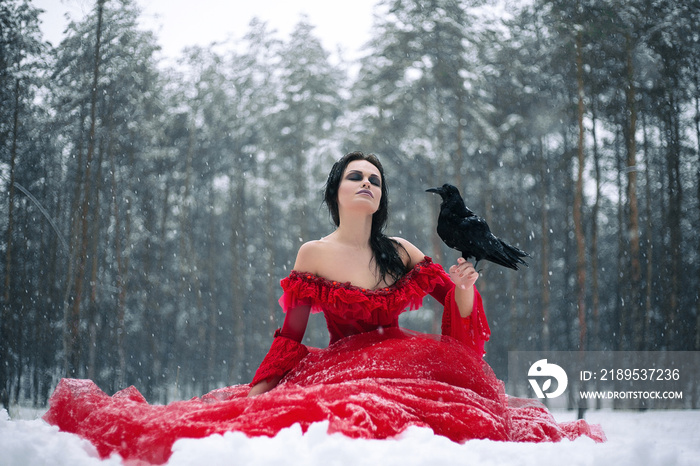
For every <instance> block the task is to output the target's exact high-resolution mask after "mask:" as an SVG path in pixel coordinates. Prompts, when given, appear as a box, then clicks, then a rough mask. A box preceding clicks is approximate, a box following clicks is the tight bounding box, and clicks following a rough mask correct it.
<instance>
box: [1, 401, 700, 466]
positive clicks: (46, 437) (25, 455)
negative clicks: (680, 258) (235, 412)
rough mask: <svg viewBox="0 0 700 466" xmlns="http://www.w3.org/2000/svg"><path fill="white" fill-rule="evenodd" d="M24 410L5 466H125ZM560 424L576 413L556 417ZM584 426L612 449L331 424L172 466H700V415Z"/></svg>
mask: <svg viewBox="0 0 700 466" xmlns="http://www.w3.org/2000/svg"><path fill="white" fill-rule="evenodd" d="M41 414H42V413H41V412H33V411H31V410H24V411H22V410H20V411H19V412H18V414H17V419H13V420H10V419H9V418H8V415H7V411H4V410H3V411H0V466H5V465H8V466H9V465H12V466H15V465H17V466H33V465H71V466H76V465H100V466H102V465H122V464H128V465H129V466H133V465H134V463H123V462H122V460H121V458H119V457H116V456H114V457H112V458H109V459H106V460H102V461H101V460H100V459H99V458H97V456H96V453H95V449H94V448H93V447H92V446H91V445H90V444H89V443H88V442H87V441H85V440H82V439H81V438H79V437H78V436H76V435H73V434H67V433H63V432H59V431H58V429H57V428H56V427H53V426H50V425H48V424H46V423H45V422H44V421H42V420H41V419H40V418H39V417H40V416H41ZM554 415H555V417H556V419H557V420H558V421H560V422H561V421H569V420H573V419H574V417H575V413H574V412H570V411H554ZM586 419H587V420H588V421H589V422H591V423H594V424H601V425H602V426H603V429H604V430H605V433H606V435H607V437H608V442H607V443H604V444H596V443H594V442H593V441H592V440H589V439H588V438H581V439H578V440H576V441H573V442H569V441H564V442H560V443H555V444H552V443H540V444H522V443H521V444H517V443H504V442H494V441H487V440H472V441H469V442H466V443H465V444H463V445H459V444H456V443H454V442H451V441H449V440H447V439H446V438H443V437H439V436H436V435H433V433H432V431H430V430H428V429H419V428H413V429H409V430H408V431H407V432H405V433H404V434H403V435H402V436H401V437H400V438H398V439H396V440H352V439H349V438H346V437H343V436H342V435H339V434H336V435H328V434H327V433H326V424H325V423H320V424H317V425H314V426H312V427H311V428H310V429H309V431H308V432H307V433H306V435H302V434H301V429H300V428H299V426H298V425H297V426H293V427H292V428H290V429H286V430H284V431H282V432H280V434H279V435H277V437H275V438H272V439H270V438H266V437H260V438H248V437H246V436H245V435H243V434H240V433H227V434H225V435H223V436H222V435H213V436H211V437H208V438H204V439H197V440H195V439H183V440H179V441H178V442H176V443H175V445H174V447H173V450H174V453H173V456H172V457H171V458H170V461H169V462H168V465H188V466H189V465H200V464H205V465H246V466H252V465H270V466H280V465H289V464H300V465H305V466H306V465H309V466H335V465H352V466H361V465H368V466H369V465H371V466H376V465H381V466H392V465H396V466H412V465H435V464H440V465H450V466H451V465H472V464H473V465H479V466H486V465H533V466H534V465H537V466H541V465H591V466H593V465H595V466H600V465H615V466H624V465H630V466H639V465H663V466H669V465H698V464H700V411H691V410H684V411H648V412H644V413H639V412H624V411H622V412H620V411H609V410H604V411H589V412H588V413H587V414H586ZM139 466H141V465H139Z"/></svg>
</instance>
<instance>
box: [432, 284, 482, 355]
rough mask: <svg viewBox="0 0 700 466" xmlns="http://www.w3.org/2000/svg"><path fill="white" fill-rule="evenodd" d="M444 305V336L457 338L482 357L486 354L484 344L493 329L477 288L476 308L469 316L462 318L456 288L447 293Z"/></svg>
mask: <svg viewBox="0 0 700 466" xmlns="http://www.w3.org/2000/svg"><path fill="white" fill-rule="evenodd" d="M444 305H445V309H444V311H443V312H442V334H443V335H448V336H451V337H452V338H456V339H457V340H459V341H461V342H462V343H464V344H465V345H467V346H469V347H470V348H473V349H474V350H475V351H476V352H477V354H479V355H480V356H483V355H484V354H486V352H485V351H484V344H485V343H486V342H487V341H488V340H489V338H490V337H491V329H490V328H489V323H488V321H487V320H486V313H485V312H484V304H483V301H482V300H481V294H479V291H478V290H477V289H476V286H475V287H474V307H473V309H472V312H471V314H469V316H467V317H462V316H461V315H460V313H459V307H458V306H457V302H456V301H455V295H454V286H452V289H450V290H449V291H448V292H447V293H446V296H445V302H444Z"/></svg>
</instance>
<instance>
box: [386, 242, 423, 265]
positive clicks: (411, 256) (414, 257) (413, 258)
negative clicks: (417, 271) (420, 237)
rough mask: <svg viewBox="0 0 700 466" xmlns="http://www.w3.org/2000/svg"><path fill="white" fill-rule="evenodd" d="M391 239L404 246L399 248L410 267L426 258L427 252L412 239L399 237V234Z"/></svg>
mask: <svg viewBox="0 0 700 466" xmlns="http://www.w3.org/2000/svg"><path fill="white" fill-rule="evenodd" d="M391 239H392V240H394V241H396V242H397V243H399V244H400V245H401V246H402V248H399V255H400V256H401V258H402V259H403V260H404V263H405V264H406V266H407V267H408V268H409V269H412V268H413V267H415V265H416V264H417V263H419V262H420V261H422V260H423V259H425V254H423V253H422V252H421V250H420V249H418V248H417V247H416V246H414V245H413V244H412V243H411V242H410V241H408V240H405V239H403V238H399V237H398V236H394V237H392V238H391Z"/></svg>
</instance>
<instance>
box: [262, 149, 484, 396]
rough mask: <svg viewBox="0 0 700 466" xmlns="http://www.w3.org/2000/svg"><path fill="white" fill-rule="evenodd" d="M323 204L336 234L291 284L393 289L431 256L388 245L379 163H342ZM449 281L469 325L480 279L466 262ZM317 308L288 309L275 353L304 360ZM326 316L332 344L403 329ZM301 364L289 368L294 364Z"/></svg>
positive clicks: (355, 157)
mask: <svg viewBox="0 0 700 466" xmlns="http://www.w3.org/2000/svg"><path fill="white" fill-rule="evenodd" d="M324 200H325V202H326V204H327V205H328V208H329V210H330V212H331V216H332V217H333V221H334V223H335V225H336V227H337V228H336V230H335V231H334V232H333V233H331V234H330V235H328V236H326V237H325V238H323V239H321V240H318V241H311V242H309V243H306V244H304V245H303V246H302V247H301V248H300V249H299V253H298V255H297V260H296V263H295V264H294V268H293V271H294V272H293V274H292V277H293V278H292V279H295V278H298V279H299V280H301V281H302V282H303V281H304V279H303V276H304V275H311V276H313V277H323V278H324V279H326V280H328V281H331V282H335V283H341V284H352V286H355V287H358V288H362V289H366V290H376V289H388V288H389V287H390V286H391V285H393V284H395V283H396V282H397V281H398V280H400V279H401V278H402V277H403V276H404V275H405V274H406V273H407V272H408V271H410V270H411V269H413V268H414V267H416V266H417V265H418V264H419V263H422V262H424V261H425V260H426V259H425V255H424V254H423V253H421V252H420V251H419V250H418V248H416V247H415V246H413V245H412V244H411V243H409V242H408V241H406V240H404V239H401V238H388V237H386V236H385V235H384V233H383V228H384V224H385V223H386V220H387V213H388V212H387V211H388V202H387V188H386V181H385V179H384V170H383V168H382V165H381V163H380V162H379V160H378V159H377V158H376V157H375V156H373V155H367V156H365V155H364V154H362V153H361V152H353V153H350V154H348V155H346V156H345V157H343V158H342V159H340V160H339V161H338V162H336V163H335V165H334V166H333V168H332V170H331V172H330V175H329V177H328V182H327V183H326V193H325V199H324ZM299 277H301V278H299ZM450 278H451V280H452V281H453V282H454V283H455V285H458V286H457V287H456V288H455V292H454V299H455V302H456V304H457V306H458V309H459V314H460V315H461V317H462V318H467V317H468V316H469V315H470V314H471V313H472V310H473V306H474V300H475V293H476V291H475V289H474V286H473V285H474V282H475V281H476V279H477V278H478V273H477V272H476V271H475V270H474V267H473V266H472V264H471V263H469V262H466V261H465V260H464V259H462V258H460V259H459V264H457V265H454V266H452V267H450ZM287 288H288V289H289V286H287ZM440 288H441V291H440V293H441V294H442V295H444V294H446V293H447V291H448V290H447V289H445V288H446V282H445V283H440ZM311 307H312V306H311V302H309V301H308V300H303V299H298V300H297V301H296V302H295V303H294V305H293V306H290V305H289V303H287V304H286V305H285V312H286V317H285V322H284V326H283V327H282V329H281V331H280V332H278V334H277V336H276V339H279V340H276V342H275V344H274V345H275V346H280V345H286V346H287V347H288V346H290V345H291V346H293V347H294V349H293V350H292V351H291V352H290V351H289V348H286V350H287V351H286V353H287V354H290V353H291V354H296V353H299V352H301V353H300V354H305V350H304V348H303V347H301V345H300V343H301V340H302V337H303V336H304V330H305V329H306V323H307V321H308V318H309V312H310V311H311ZM319 309H320V310H323V303H319ZM326 311H327V312H326V318H327V319H328V323H329V330H330V331H331V343H334V342H335V341H337V340H339V339H340V338H343V337H348V336H351V335H354V334H358V333H363V332H368V331H372V330H376V329H378V328H379V327H382V328H395V327H397V324H398V322H397V320H396V319H394V317H398V315H396V316H393V315H392V316H391V317H392V320H391V321H385V322H381V323H379V322H377V321H373V322H371V323H365V322H354V324H355V325H350V326H348V325H343V324H341V323H339V322H338V321H339V320H347V319H344V316H343V314H344V311H345V310H344V309H342V308H341V309H339V310H337V309H336V310H335V312H333V310H330V311H328V308H326ZM399 311H400V310H399ZM485 336H486V335H485ZM486 338H488V337H487V336H486ZM295 342H296V343H295ZM275 346H273V348H272V350H271V353H270V354H271V355H272V356H276V355H277V354H278V353H279V351H276V348H275ZM273 362H275V361H274V360H266V361H264V362H263V364H262V365H261V368H260V369H259V371H258V374H257V375H256V377H255V378H254V380H253V385H254V386H253V388H252V390H251V391H250V395H251V396H253V395H258V394H260V393H264V392H266V391H268V390H270V389H271V388H273V387H275V386H276V385H277V384H278V383H279V381H280V379H281V378H282V375H284V374H283V373H280V371H279V370H278V371H277V372H276V373H275V374H274V375H271V376H270V375H269V374H268V371H266V368H267V366H268V365H269V364H272V363H273ZM295 362H296V361H291V364H292V365H294V363H295ZM288 365H289V364H288ZM278 367H279V364H278ZM291 368H292V367H291V366H290V367H289V368H288V369H291ZM263 373H264V374H263Z"/></svg>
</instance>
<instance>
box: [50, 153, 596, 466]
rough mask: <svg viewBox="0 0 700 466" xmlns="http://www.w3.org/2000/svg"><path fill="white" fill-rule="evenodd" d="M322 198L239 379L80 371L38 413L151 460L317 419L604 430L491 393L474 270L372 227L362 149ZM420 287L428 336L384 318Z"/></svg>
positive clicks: (379, 189)
mask: <svg viewBox="0 0 700 466" xmlns="http://www.w3.org/2000/svg"><path fill="white" fill-rule="evenodd" d="M325 202H326V204H327V205H328V208H329V210H330V212H331V215H332V217H333V220H334V222H335V224H336V226H337V228H336V230H335V231H334V232H332V233H331V234H329V235H328V236H326V237H325V238H322V239H320V240H318V241H311V242H309V243H306V244H304V245H303V246H302V247H301V248H300V249H299V252H298V254H297V258H296V263H295V265H294V268H293V271H292V272H291V273H290V275H289V276H288V277H286V278H285V279H284V280H282V288H283V290H284V293H283V295H282V298H281V299H280V304H281V305H282V307H283V310H284V311H285V313H286V314H285V319H284V324H283V326H282V328H281V329H279V330H278V331H277V332H276V333H275V338H274V340H273V342H272V345H271V347H270V350H269V352H268V354H267V356H266V357H265V359H264V360H263V362H262V363H261V365H260V367H259V368H258V370H257V372H256V374H255V377H254V379H253V381H252V383H251V384H250V386H234V387H227V388H223V389H220V390H215V391H214V392H211V393H209V394H207V395H205V396H203V397H202V398H201V399H193V400H189V401H183V402H175V403H171V404H170V405H167V406H152V405H149V404H147V403H146V402H145V400H144V399H143V397H142V396H141V395H140V393H138V391H136V389H135V388H133V387H130V388H128V389H126V390H123V391H121V392H119V393H117V394H115V395H114V396H113V397H109V396H107V395H106V394H104V393H103V392H101V391H100V390H99V389H98V388H97V387H96V386H95V385H94V384H93V383H92V382H90V381H84V380H67V379H64V380H62V381H61V383H60V384H59V386H58V387H57V389H56V391H55V392H54V394H53V395H52V397H51V400H50V404H51V408H50V410H49V411H48V412H47V414H46V415H45V417H44V419H45V420H47V421H48V422H50V423H52V424H56V425H58V426H59V427H60V428H61V429H62V430H66V431H70V432H76V433H79V434H80V435H82V436H84V437H86V438H88V439H89V440H91V441H92V442H93V443H94V444H95V446H96V447H97V449H98V452H99V453H100V454H101V455H103V456H108V455H109V454H111V453H112V452H115V451H116V452H118V453H120V454H121V455H122V456H123V457H124V458H133V459H142V460H146V461H149V462H151V463H162V462H164V461H166V460H167V458H168V457H169V455H170V447H171V446H172V443H173V442H174V441H175V440H176V439H178V438H181V437H204V436H207V435H210V434H213V433H222V432H226V431H231V430H237V431H242V432H244V433H246V434H248V435H270V436H271V435H275V434H276V433H277V432H279V430H280V429H282V428H285V427H289V426H291V425H292V424H295V423H299V424H301V427H302V429H303V430H304V431H306V429H307V428H308V426H309V425H310V424H312V423H314V422H319V421H328V422H329V427H328V429H329V432H342V433H343V434H345V435H347V436H350V437H363V438H388V437H392V436H395V435H398V434H400V433H401V432H403V431H404V430H405V429H406V428H407V427H409V426H424V427H430V428H431V429H433V431H434V432H435V433H436V434H439V435H443V436H446V437H448V438H450V439H452V440H454V441H457V442H462V441H465V440H468V439H475V438H480V439H493V440H510V441H557V440H560V439H563V438H570V439H572V438H575V437H578V436H580V435H588V436H590V437H592V438H593V439H595V440H597V441H604V439H605V436H604V434H603V433H602V431H601V430H600V428H599V427H597V426H589V425H588V424H586V423H585V422H584V421H576V422H572V423H566V424H557V423H556V422H555V421H554V419H553V418H552V416H551V415H550V414H549V413H548V412H547V410H546V409H545V408H544V406H543V405H541V404H540V403H538V402H534V401H530V400H520V399H515V398H508V397H507V396H506V395H505V392H504V388H503V383H502V382H501V381H499V380H498V379H497V378H496V377H495V375H494V374H493V371H492V370H491V368H490V367H489V366H488V365H487V364H486V363H485V362H484V360H483V354H484V343H485V342H486V341H487V340H488V338H489V335H490V330H489V327H488V323H487V321H486V316H485V314H484V310H483V306H482V301H481V297H480V295H479V293H478V291H477V290H476V288H475V286H474V284H475V282H476V280H477V278H478V273H477V272H476V271H475V270H474V267H473V266H472V264H471V263H469V262H466V261H464V260H463V259H460V260H459V261H458V263H457V264H455V265H453V266H451V267H450V268H449V274H448V273H445V272H444V270H443V269H442V267H441V266H439V265H438V264H435V263H433V262H432V260H431V259H430V258H429V257H427V256H425V255H424V254H423V253H421V252H420V250H419V249H418V248H416V247H415V246H414V245H412V244H411V243H409V242H408V241H406V240H404V239H401V238H389V237H387V236H385V235H384V234H383V232H382V230H383V227H384V225H385V223H386V219H387V189H386V181H385V179H384V171H383V169H382V166H381V164H380V163H379V160H377V158H376V157H374V156H372V155H364V154H362V153H360V152H353V153H350V154H348V155H346V156H345V157H343V158H342V159H340V160H339V161H338V162H336V164H335V165H334V166H333V168H332V170H331V172H330V174H329V177H328V182H327V184H326V192H325ZM426 294H430V295H432V296H433V297H434V298H435V299H436V300H437V301H438V302H440V303H441V304H442V305H443V306H444V311H443V317H442V335H441V336H436V335H424V334H419V333H416V332H410V331H408V330H404V329H400V328H399V326H398V318H399V315H400V314H401V313H403V312H404V311H406V310H410V309H417V308H418V307H420V306H421V304H422V301H423V298H424V297H425V295H426ZM312 312H323V313H324V316H325V318H326V322H327V325H328V330H329V334H330V345H329V346H328V347H327V348H325V349H320V350H319V349H314V348H307V347H306V346H304V345H302V344H301V341H302V338H303V335H304V332H305V329H306V325H307V321H308V318H309V314H310V313H312Z"/></svg>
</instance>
